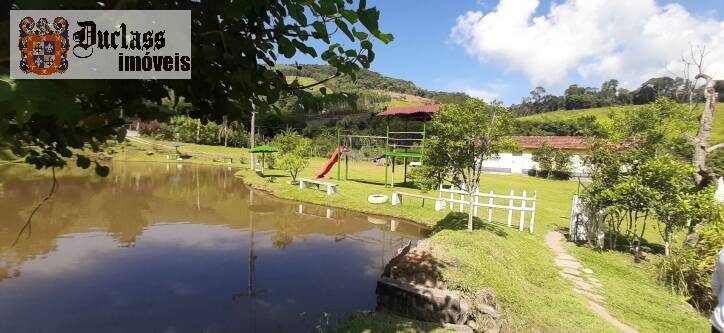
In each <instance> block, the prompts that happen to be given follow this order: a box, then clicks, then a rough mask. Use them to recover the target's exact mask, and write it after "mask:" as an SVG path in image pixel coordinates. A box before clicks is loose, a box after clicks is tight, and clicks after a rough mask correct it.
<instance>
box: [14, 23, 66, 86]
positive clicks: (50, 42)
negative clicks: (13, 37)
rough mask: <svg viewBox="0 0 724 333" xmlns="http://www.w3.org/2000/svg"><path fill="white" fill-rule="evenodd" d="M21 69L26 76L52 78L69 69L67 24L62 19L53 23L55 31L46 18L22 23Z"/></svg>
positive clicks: (20, 42) (20, 43) (19, 44)
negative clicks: (32, 74)
mask: <svg viewBox="0 0 724 333" xmlns="http://www.w3.org/2000/svg"><path fill="white" fill-rule="evenodd" d="M19 27H20V40H19V41H18V49H19V50H20V70H21V71H23V72H24V73H35V74H38V75H50V74H53V73H63V72H65V71H66V70H67V69H68V58H67V54H68V49H69V48H70V43H69V40H68V21H67V20H66V19H64V18H62V17H56V18H55V19H54V20H53V27H52V28H53V29H51V26H50V23H49V22H48V20H47V19H45V18H41V19H40V20H38V22H37V23H36V22H35V21H34V20H33V18H31V17H25V18H23V19H22V20H21V21H20V25H19Z"/></svg>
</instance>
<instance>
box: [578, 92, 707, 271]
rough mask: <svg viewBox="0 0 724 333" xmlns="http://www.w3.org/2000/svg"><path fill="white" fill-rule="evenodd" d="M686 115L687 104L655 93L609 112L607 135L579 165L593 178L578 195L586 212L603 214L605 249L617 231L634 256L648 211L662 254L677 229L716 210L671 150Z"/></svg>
mask: <svg viewBox="0 0 724 333" xmlns="http://www.w3.org/2000/svg"><path fill="white" fill-rule="evenodd" d="M690 117H691V114H690V110H688V109H687V108H685V107H682V106H681V105H679V104H678V103H675V102H674V101H672V100H670V99H668V98H659V99H657V100H656V101H655V102H654V103H652V104H650V105H647V106H645V107H642V108H640V109H639V110H637V112H631V113H627V114H623V115H617V116H613V117H612V120H613V122H614V126H613V127H612V133H611V136H610V139H608V140H606V141H604V140H597V141H596V142H595V143H594V144H593V145H592V147H591V151H590V154H589V155H588V156H587V157H586V159H585V164H586V165H587V166H588V168H589V173H590V175H591V177H592V180H593V181H592V183H591V184H590V185H588V186H587V187H586V188H585V190H584V193H583V197H584V199H585V200H586V202H587V203H588V204H589V205H590V206H591V207H592V208H591V209H590V211H592V212H598V211H601V212H603V213H604V214H603V215H602V218H603V220H604V221H605V223H606V225H607V228H608V230H607V233H608V239H609V243H608V246H609V247H610V248H617V246H618V244H617V241H618V239H619V238H620V237H621V236H623V237H624V239H625V240H627V243H628V246H629V249H631V251H632V252H633V253H634V254H635V255H636V256H637V258H638V256H639V250H640V245H641V244H642V243H643V242H644V241H645V240H644V239H643V236H644V232H645V230H646V226H647V222H648V221H649V220H650V217H652V216H653V217H656V223H658V224H659V226H658V229H659V230H660V232H661V235H662V238H663V239H664V240H665V243H666V252H667V253H668V250H669V247H670V246H669V245H670V242H671V240H672V236H673V235H674V234H675V233H676V231H677V230H681V229H682V228H687V229H688V231H691V230H693V228H694V227H695V226H696V225H697V224H700V223H705V222H708V221H711V219H712V215H711V212H712V211H715V210H716V204H715V203H714V198H713V195H712V194H711V189H709V188H704V189H700V188H698V187H697V186H696V183H695V182H694V170H693V167H692V166H691V164H690V163H689V162H688V161H687V160H685V159H683V158H682V156H680V155H678V150H677V149H675V148H676V143H677V142H679V141H680V140H681V139H682V138H683V136H684V134H685V133H687V131H689V128H690V127H689V126H690V125H689V124H691V121H690ZM604 221H598V222H601V223H603V222H604Z"/></svg>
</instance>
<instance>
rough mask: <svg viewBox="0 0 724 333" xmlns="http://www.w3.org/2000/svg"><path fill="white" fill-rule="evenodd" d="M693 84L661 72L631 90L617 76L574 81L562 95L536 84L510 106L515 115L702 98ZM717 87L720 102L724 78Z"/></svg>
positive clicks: (687, 100) (701, 92)
mask: <svg viewBox="0 0 724 333" xmlns="http://www.w3.org/2000/svg"><path fill="white" fill-rule="evenodd" d="M692 84H693V82H692V81H691V80H686V79H682V78H672V77H668V76H662V77H654V78H651V79H648V80H646V82H644V83H642V84H641V86H640V87H639V88H638V89H636V90H633V91H629V90H628V89H626V88H623V87H620V83H619V81H618V80H615V79H611V80H608V81H606V82H603V83H602V84H601V87H600V88H596V87H583V86H579V85H577V84H572V85H570V86H568V88H567V89H566V90H565V91H564V92H563V95H561V96H556V95H554V94H551V93H549V92H548V91H546V89H545V88H544V87H536V88H535V89H533V90H532V91H530V95H529V96H527V97H524V98H523V99H522V100H521V102H520V103H519V104H513V105H511V110H512V111H513V114H515V115H516V116H528V115H533V114H539V113H545V112H552V111H558V110H579V109H590V108H598V107H608V106H617V105H643V104H650V103H652V102H654V101H655V100H656V99H657V98H659V97H667V98H669V99H671V100H673V101H676V102H678V103H688V102H690V101H689V98H690V97H691V98H692V99H693V101H694V102H702V101H703V100H704V89H703V87H693V86H692ZM716 90H717V91H718V92H720V94H719V102H724V82H718V83H717V86H716Z"/></svg>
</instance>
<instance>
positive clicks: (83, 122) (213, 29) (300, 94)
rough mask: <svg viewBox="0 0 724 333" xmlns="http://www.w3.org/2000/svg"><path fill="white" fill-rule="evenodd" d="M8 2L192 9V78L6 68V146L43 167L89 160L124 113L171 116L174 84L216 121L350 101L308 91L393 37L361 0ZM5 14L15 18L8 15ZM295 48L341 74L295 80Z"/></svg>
mask: <svg viewBox="0 0 724 333" xmlns="http://www.w3.org/2000/svg"><path fill="white" fill-rule="evenodd" d="M10 7H11V8H12V9H35V8H42V9H53V8H58V9H66V10H75V9H109V8H111V9H136V10H152V9H190V10H191V20H192V22H191V38H192V40H193V44H192V51H191V55H192V73H191V75H192V77H193V79H192V80H135V81H131V82H132V83H130V84H129V81H125V80H94V81H88V80H84V81H73V80H19V81H12V80H10V79H9V78H7V77H6V76H5V75H7V72H6V70H7V67H5V66H3V67H2V68H3V69H2V72H0V76H2V78H1V79H0V148H2V149H5V148H10V149H12V151H13V152H14V153H15V154H16V155H18V156H21V157H25V159H26V161H27V162H28V163H30V164H33V165H35V166H36V167H37V168H44V167H62V166H63V165H65V164H66V159H68V158H71V157H72V156H74V155H75V156H76V159H77V164H78V165H79V166H81V167H89V166H90V165H91V163H90V160H89V159H88V158H87V157H86V156H85V153H83V152H82V150H83V149H87V148H89V149H91V150H93V151H96V150H98V149H99V148H100V146H101V144H102V143H103V142H105V141H106V140H108V139H119V140H121V139H123V137H124V135H125V132H124V130H123V125H124V124H125V122H126V120H125V117H137V118H138V119H141V120H154V119H159V120H163V119H165V118H167V117H168V116H170V115H173V113H172V112H168V110H166V109H164V108H163V107H162V105H161V101H162V99H164V98H169V96H170V92H171V91H173V92H175V96H177V97H176V98H174V99H173V100H174V103H177V102H178V100H179V99H178V97H181V96H183V97H184V98H185V100H186V102H187V103H190V105H192V108H191V109H190V110H189V116H191V117H192V118H197V119H202V120H203V121H209V120H210V121H215V122H216V123H220V122H222V120H223V119H224V118H226V119H228V121H242V122H245V121H247V120H248V119H249V117H250V113H251V112H252V110H253V109H256V110H258V111H260V112H262V113H268V112H269V111H270V110H273V109H275V108H276V106H275V103H276V102H277V101H279V100H280V98H283V97H284V96H287V95H291V96H294V97H295V99H294V103H297V104H298V105H300V106H302V107H305V108H314V107H318V106H319V103H320V100H322V101H324V100H344V99H347V100H349V99H353V98H352V97H353V96H348V95H346V94H328V95H326V96H324V94H322V95H323V96H315V95H314V94H313V93H312V92H310V91H309V90H308V89H309V88H311V87H315V86H318V85H321V84H324V83H325V82H326V81H329V80H332V79H334V78H336V77H339V76H345V75H346V76H349V77H352V78H354V77H355V73H357V72H358V71H359V70H360V69H361V68H369V65H370V63H371V62H372V61H373V60H374V58H375V53H374V52H373V50H372V48H373V43H372V41H373V38H374V39H377V40H379V41H381V42H383V43H389V42H390V41H392V36H391V35H389V34H386V33H383V32H382V31H381V30H380V29H379V26H378V21H379V14H380V13H379V11H378V10H377V9H376V8H374V7H372V8H369V7H367V3H366V1H364V0H362V1H359V2H357V5H356V6H354V7H352V4H351V2H349V1H345V0H310V1H295V0H278V1H266V0H248V1H233V0H218V1H192V0H180V1H178V0H173V1H172V0H147V1H124V0H109V1H99V2H88V1H82V0H68V1H63V2H57V1H50V0H40V1H30V0H11V1H10ZM6 13H7V11H6ZM0 20H2V21H3V22H0V24H3V25H5V26H9V24H10V23H9V22H8V16H3V17H2V18H0ZM7 37H8V35H7V34H5V35H0V38H2V39H3V40H5V38H7ZM338 39H339V42H338ZM341 39H347V42H344V43H343V42H342V41H341ZM0 44H1V43H0ZM4 45H7V43H4ZM6 51H7V48H2V50H1V51H0V52H3V53H2V54H0V59H1V60H0V61H2V62H4V63H7V62H9V59H8V57H7V53H5V52H6ZM298 53H302V54H306V55H307V56H310V57H313V58H321V60H323V61H325V62H326V63H327V64H329V65H330V66H331V67H332V68H334V70H335V71H334V73H333V74H331V75H330V76H329V77H326V78H324V79H323V80H321V81H319V82H316V83H312V84H308V85H304V84H301V83H300V82H299V81H292V82H288V81H287V78H286V76H285V74H284V73H282V72H281V71H277V70H275V69H274V66H275V64H276V63H277V61H278V59H279V58H281V57H284V58H287V59H291V58H292V57H294V56H295V55H296V54H298ZM320 90H321V89H320ZM38 92H42V93H38ZM351 102H353V101H351ZM354 105H355V103H351V106H352V107H354ZM96 171H97V172H98V173H99V174H107V172H108V169H107V167H103V166H101V165H100V164H99V163H98V162H96Z"/></svg>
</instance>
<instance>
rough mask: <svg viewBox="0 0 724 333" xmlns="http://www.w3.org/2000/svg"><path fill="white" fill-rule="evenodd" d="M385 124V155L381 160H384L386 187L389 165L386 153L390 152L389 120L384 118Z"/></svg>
mask: <svg viewBox="0 0 724 333" xmlns="http://www.w3.org/2000/svg"><path fill="white" fill-rule="evenodd" d="M385 123H386V124H387V132H386V133H385V138H386V139H385V153H384V154H383V158H384V159H385V187H387V169H388V167H389V165H390V164H389V162H390V161H388V157H387V152H388V151H390V118H385Z"/></svg>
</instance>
